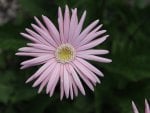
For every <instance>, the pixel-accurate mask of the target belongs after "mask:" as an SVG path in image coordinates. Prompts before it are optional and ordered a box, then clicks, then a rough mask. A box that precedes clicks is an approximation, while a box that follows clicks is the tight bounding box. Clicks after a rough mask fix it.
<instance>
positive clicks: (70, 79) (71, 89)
mask: <svg viewBox="0 0 150 113" xmlns="http://www.w3.org/2000/svg"><path fill="white" fill-rule="evenodd" d="M69 74H71V73H69ZM68 77H69V86H70V89H69V91H70V97H71V100H73V87H72V78H71V76H68Z"/></svg>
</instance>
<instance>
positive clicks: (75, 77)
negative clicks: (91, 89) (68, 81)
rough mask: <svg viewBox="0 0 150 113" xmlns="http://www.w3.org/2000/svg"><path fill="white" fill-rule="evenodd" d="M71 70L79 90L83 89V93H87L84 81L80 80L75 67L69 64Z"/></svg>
mask: <svg viewBox="0 0 150 113" xmlns="http://www.w3.org/2000/svg"><path fill="white" fill-rule="evenodd" d="M69 70H70V73H72V77H73V79H74V81H75V83H76V85H77V86H78V88H79V90H80V91H81V93H82V94H83V95H85V90H84V88H83V86H82V83H81V81H80V79H79V77H78V75H77V73H76V71H75V70H74V68H73V67H72V66H71V65H69Z"/></svg>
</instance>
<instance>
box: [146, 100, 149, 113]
mask: <svg viewBox="0 0 150 113" xmlns="http://www.w3.org/2000/svg"><path fill="white" fill-rule="evenodd" d="M145 113H150V107H149V104H148V101H147V100H146V99H145Z"/></svg>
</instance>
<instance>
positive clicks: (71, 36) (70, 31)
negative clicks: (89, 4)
mask: <svg viewBox="0 0 150 113" xmlns="http://www.w3.org/2000/svg"><path fill="white" fill-rule="evenodd" d="M76 15H77V9H75V10H73V11H72V16H71V21H70V30H69V39H68V42H70V40H71V38H73V35H74V32H75V29H76V27H77V25H76V22H75V21H76Z"/></svg>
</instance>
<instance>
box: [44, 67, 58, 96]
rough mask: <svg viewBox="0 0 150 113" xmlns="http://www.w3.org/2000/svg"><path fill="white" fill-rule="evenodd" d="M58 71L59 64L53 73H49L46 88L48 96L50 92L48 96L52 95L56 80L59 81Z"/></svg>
mask: <svg viewBox="0 0 150 113" xmlns="http://www.w3.org/2000/svg"><path fill="white" fill-rule="evenodd" d="M59 70H60V66H59V64H57V65H56V66H55V68H54V70H53V72H52V73H51V78H50V79H49V82H48V85H47V88H46V93H47V94H48V93H49V92H50V95H52V93H53V92H52V88H53V85H54V87H55V86H56V84H57V82H58V79H59Z"/></svg>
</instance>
